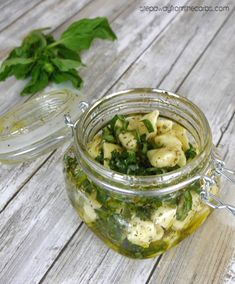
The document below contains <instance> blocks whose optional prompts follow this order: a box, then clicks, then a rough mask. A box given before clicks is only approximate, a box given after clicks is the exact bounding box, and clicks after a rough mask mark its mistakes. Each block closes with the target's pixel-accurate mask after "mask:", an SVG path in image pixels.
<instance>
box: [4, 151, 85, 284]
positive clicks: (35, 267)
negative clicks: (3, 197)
mask: <svg viewBox="0 0 235 284" xmlns="http://www.w3.org/2000/svg"><path fill="white" fill-rule="evenodd" d="M65 147H66V146H65ZM63 150H64V149H61V150H60V152H58V155H57V156H56V155H55V156H54V158H52V159H50V160H49V161H48V162H47V163H46V164H45V165H44V166H43V167H42V168H41V169H40V171H39V172H38V173H37V174H36V175H35V176H34V177H33V179H32V180H31V181H30V183H28V184H27V185H26V186H25V187H24V188H23V190H22V191H21V194H20V195H19V196H17V197H16V198H15V200H14V202H13V203H11V204H10V205H9V206H8V208H7V210H5V211H3V213H2V214H1V220H0V238H1V243H0V259H1V262H0V275H1V276H0V283H17V284H21V283H22V284H23V283H37V282H38V281H39V280H40V279H41V277H42V276H43V274H44V273H45V271H46V270H47V268H48V267H49V266H50V265H51V263H52V262H53V261H54V259H55V257H56V256H57V255H58V253H59V252H60V251H61V249H62V248H63V246H64V245H65V244H66V242H67V241H68V240H69V239H70V237H71V236H72V234H73V233H74V232H75V230H76V229H77V227H78V225H79V219H78V217H77V216H76V214H75V212H74V211H73V210H72V208H71V206H70V204H69V202H68V200H67V196H66V192H65V190H64V183H63V174H62V163H61V155H62V153H63ZM54 159H56V160H54Z"/></svg>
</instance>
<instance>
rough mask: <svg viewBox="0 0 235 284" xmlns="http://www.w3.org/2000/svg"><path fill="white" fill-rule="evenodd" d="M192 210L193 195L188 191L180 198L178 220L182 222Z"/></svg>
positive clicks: (177, 212)
mask: <svg viewBox="0 0 235 284" xmlns="http://www.w3.org/2000/svg"><path fill="white" fill-rule="evenodd" d="M191 209H192V194H191V192H190V191H189V190H188V191H185V192H184V193H183V194H182V195H181V197H180V200H179V204H178V206H177V211H176V219H177V220H180V221H182V220H184V219H185V218H186V217H187V216H188V213H189V211H190V210H191Z"/></svg>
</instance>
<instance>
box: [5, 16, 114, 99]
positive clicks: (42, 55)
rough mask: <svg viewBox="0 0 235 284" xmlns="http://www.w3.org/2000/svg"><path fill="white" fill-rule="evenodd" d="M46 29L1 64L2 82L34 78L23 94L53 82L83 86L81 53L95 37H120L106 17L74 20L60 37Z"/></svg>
mask: <svg viewBox="0 0 235 284" xmlns="http://www.w3.org/2000/svg"><path fill="white" fill-rule="evenodd" d="M45 30H46V29H38V30H33V31H31V32H30V33H29V34H28V35H27V36H26V37H25V38H24V40H23V42H22V44H21V46H19V47H16V48H15V49H13V50H12V51H11V52H10V54H9V56H8V57H7V58H6V60H5V61H3V63H2V65H1V68H0V81H4V80H5V79H6V78H8V77H10V76H15V77H16V79H26V78H29V77H31V78H30V80H29V82H28V83H27V84H26V85H25V87H24V89H23V90H22V91H21V95H29V94H35V93H36V92H38V91H40V90H42V89H44V88H45V87H46V86H47V85H48V83H49V82H55V83H57V84H59V83H62V82H65V81H70V82H71V83H72V84H73V86H74V87H75V88H80V87H81V84H82V78H81V77H80V76H79V74H78V72H77V70H76V69H77V68H79V67H82V66H84V64H83V63H82V61H81V57H80V52H81V51H83V50H85V49H88V48H89V47H90V45H91V43H92V41H93V40H94V39H95V38H100V39H107V40H115V39H116V35H115V34H114V32H113V31H112V29H111V27H110V25H109V23H108V20H107V18H105V17H98V18H94V19H82V20H79V21H77V22H74V23H73V24H71V25H70V26H69V27H68V28H67V30H65V31H64V32H63V33H62V34H61V36H60V38H59V39H58V40H55V39H54V38H53V36H52V35H50V34H45V33H44V32H45Z"/></svg>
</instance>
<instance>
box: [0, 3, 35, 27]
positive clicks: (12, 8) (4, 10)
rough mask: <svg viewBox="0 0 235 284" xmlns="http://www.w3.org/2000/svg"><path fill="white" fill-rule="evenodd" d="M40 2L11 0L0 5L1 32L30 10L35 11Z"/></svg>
mask: <svg viewBox="0 0 235 284" xmlns="http://www.w3.org/2000/svg"><path fill="white" fill-rule="evenodd" d="M40 2H41V1H40V0H33V1H32V0H18V1H14V0H10V1H4V2H2V3H1V5H0V10H1V15H0V31H2V30H3V29H4V28H6V27H7V26H9V25H10V24H12V23H13V22H14V21H16V20H17V19H18V18H20V17H21V16H23V15H24V14H25V13H26V12H27V11H29V10H30V9H34V8H35V7H36V5H38V4H39V3H40Z"/></svg>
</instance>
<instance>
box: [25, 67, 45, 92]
mask: <svg viewBox="0 0 235 284" xmlns="http://www.w3.org/2000/svg"><path fill="white" fill-rule="evenodd" d="M48 81H49V80H48V75H47V73H46V72H45V71H43V70H42V69H41V67H40V66H36V67H35V68H34V69H33V71H32V78H31V80H30V81H29V82H28V83H27V84H26V86H25V87H24V89H23V90H22V92H21V93H20V94H21V96H24V95H28V94H35V93H37V92H38V91H41V90H42V89H44V88H45V87H46V86H47V84H48Z"/></svg>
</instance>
